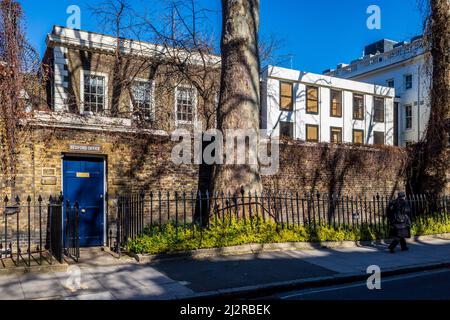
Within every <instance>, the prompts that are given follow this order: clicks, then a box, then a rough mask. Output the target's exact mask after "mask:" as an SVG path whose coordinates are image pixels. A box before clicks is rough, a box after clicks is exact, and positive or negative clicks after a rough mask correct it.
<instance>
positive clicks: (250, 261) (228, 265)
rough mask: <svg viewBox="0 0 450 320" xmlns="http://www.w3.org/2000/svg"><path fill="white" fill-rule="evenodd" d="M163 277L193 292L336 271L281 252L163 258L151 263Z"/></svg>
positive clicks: (306, 276) (313, 275) (310, 276)
mask: <svg viewBox="0 0 450 320" xmlns="http://www.w3.org/2000/svg"><path fill="white" fill-rule="evenodd" d="M153 267H154V268H155V269H157V270H158V271H160V272H162V273H164V274H165V275H166V276H167V277H169V278H171V279H174V280H177V281H179V282H185V283H186V284H187V287H188V288H190V289H191V290H193V291H195V292H205V291H212V290H218V289H229V288H236V287H244V286H252V285H258V284H267V283H271V282H280V281H287V280H291V279H299V278H312V277H317V276H324V275H332V274H335V273H336V272H334V271H332V270H329V269H326V268H323V267H321V266H317V265H314V264H311V263H308V262H305V261H302V260H301V259H292V257H290V256H288V255H287V254H285V253H281V252H280V253H262V254H258V255H253V254H251V255H240V256H234V257H217V258H212V259H208V260H193V259H192V260H184V261H183V262H182V267H180V262H179V261H163V262H160V263H158V264H155V265H153Z"/></svg>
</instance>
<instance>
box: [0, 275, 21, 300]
mask: <svg viewBox="0 0 450 320" xmlns="http://www.w3.org/2000/svg"><path fill="white" fill-rule="evenodd" d="M0 288H1V290H0V300H23V299H25V295H24V294H23V290H22V286H21V285H20V281H19V278H18V277H17V276H16V275H10V276H2V277H0Z"/></svg>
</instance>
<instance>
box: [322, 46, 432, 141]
mask: <svg viewBox="0 0 450 320" xmlns="http://www.w3.org/2000/svg"><path fill="white" fill-rule="evenodd" d="M426 57H427V54H426V50H424V46H423V41H422V38H421V37H415V38H413V39H411V42H400V43H397V42H395V41H391V40H381V41H378V42H376V43H374V44H371V45H369V46H367V47H366V48H365V53H364V57H363V58H361V59H358V60H355V61H353V62H352V63H351V64H339V65H338V66H337V69H336V70H327V71H325V72H324V74H326V75H328V76H334V77H340V78H345V79H351V80H356V81H362V82H367V83H371V84H377V85H384V86H388V87H393V88H395V92H396V99H395V103H394V118H395V120H394V122H395V130H394V143H395V144H398V145H400V146H406V145H407V144H409V143H412V142H416V141H418V140H420V139H421V138H422V137H423V135H424V133H425V130H426V126H427V123H428V119H429V114H430V100H429V92H430V76H429V74H430V72H431V63H430V62H429V61H428V60H427V58H426Z"/></svg>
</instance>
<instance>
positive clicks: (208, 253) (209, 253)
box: [128, 233, 450, 264]
mask: <svg viewBox="0 0 450 320" xmlns="http://www.w3.org/2000/svg"><path fill="white" fill-rule="evenodd" d="M437 239H439V240H450V233H444V234H436V235H430V236H417V237H414V238H412V239H409V240H408V242H409V243H414V242H417V241H426V240H437ZM389 243H390V240H389V239H387V240H380V241H356V242H355V241H328V242H321V243H309V242H289V243H268V244H244V245H240V246H233V247H225V248H210V249H199V250H191V251H181V252H176V253H169V254H156V255H149V254H134V253H128V254H129V255H130V256H132V257H134V258H135V259H136V261H137V262H138V263H139V264H149V263H153V262H159V261H168V260H185V259H189V258H190V259H207V258H211V257H221V256H230V255H241V254H257V253H263V252H276V251H296V250H318V249H337V248H356V247H362V246H364V247H370V246H372V247H373V246H380V245H386V246H387V245H388V244H389Z"/></svg>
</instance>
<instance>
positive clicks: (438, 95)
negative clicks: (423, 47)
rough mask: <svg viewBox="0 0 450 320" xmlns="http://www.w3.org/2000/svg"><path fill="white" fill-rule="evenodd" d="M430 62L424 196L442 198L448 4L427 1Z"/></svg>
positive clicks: (449, 100) (448, 130)
mask: <svg viewBox="0 0 450 320" xmlns="http://www.w3.org/2000/svg"><path fill="white" fill-rule="evenodd" d="M430 6H431V30H430V31H431V38H430V40H431V55H432V60H433V72H432V82H431V83H432V87H431V114H430V120H429V124H428V128H427V134H426V139H425V148H424V154H423V155H424V159H423V167H424V169H423V173H422V179H421V180H422V181H418V182H419V184H421V186H420V187H419V189H421V191H422V192H423V193H435V194H442V193H444V192H445V189H446V185H447V174H446V173H447V172H449V173H450V171H449V167H450V157H449V140H450V138H449V134H450V52H449V48H450V0H430Z"/></svg>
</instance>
